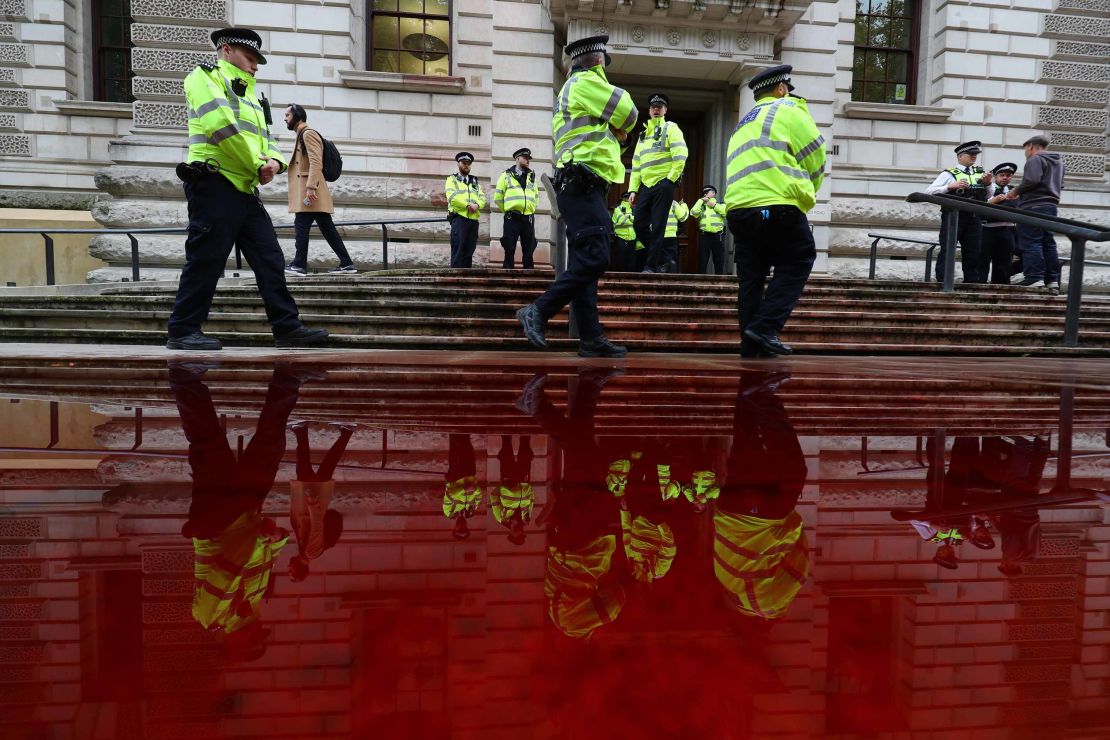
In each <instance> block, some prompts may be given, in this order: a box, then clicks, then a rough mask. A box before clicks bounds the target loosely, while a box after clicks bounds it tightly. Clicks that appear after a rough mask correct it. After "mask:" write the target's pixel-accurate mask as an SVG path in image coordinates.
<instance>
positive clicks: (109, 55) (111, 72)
mask: <svg viewBox="0 0 1110 740" xmlns="http://www.w3.org/2000/svg"><path fill="white" fill-rule="evenodd" d="M130 56H131V55H130V54H129V53H127V52H126V51H107V52H104V76H105V77H111V78H115V79H122V78H125V77H127V73H128V71H129V70H128V69H127V60H128V57H130Z"/></svg>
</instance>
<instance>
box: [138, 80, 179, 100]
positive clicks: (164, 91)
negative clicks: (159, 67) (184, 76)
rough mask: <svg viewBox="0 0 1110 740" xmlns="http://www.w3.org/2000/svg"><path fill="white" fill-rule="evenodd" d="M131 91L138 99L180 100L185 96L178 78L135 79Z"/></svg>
mask: <svg viewBox="0 0 1110 740" xmlns="http://www.w3.org/2000/svg"><path fill="white" fill-rule="evenodd" d="M131 89H132V90H133V91H134V93H135V97H138V98H161V99H165V98H172V99H176V100H180V99H181V96H182V95H184V94H185V91H184V89H183V88H182V87H181V80H180V79H178V78H176V77H135V78H134V79H132V80H131Z"/></svg>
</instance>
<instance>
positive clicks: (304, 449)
mask: <svg viewBox="0 0 1110 740" xmlns="http://www.w3.org/2000/svg"><path fill="white" fill-rule="evenodd" d="M293 436H294V437H295V438H296V440H297V480H304V481H310V480H315V478H314V473H313V471H312V445H311V444H310V443H309V441H308V429H306V428H305V427H301V426H297V427H293Z"/></svg>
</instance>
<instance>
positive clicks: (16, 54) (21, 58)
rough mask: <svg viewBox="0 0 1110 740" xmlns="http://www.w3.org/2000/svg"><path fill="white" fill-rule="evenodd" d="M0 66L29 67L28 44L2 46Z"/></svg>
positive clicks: (0, 49) (0, 46)
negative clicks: (15, 65)
mask: <svg viewBox="0 0 1110 740" xmlns="http://www.w3.org/2000/svg"><path fill="white" fill-rule="evenodd" d="M0 64H19V65H21V66H24V67H26V66H28V65H29V64H30V63H29V62H28V61H27V45H26V44H0Z"/></svg>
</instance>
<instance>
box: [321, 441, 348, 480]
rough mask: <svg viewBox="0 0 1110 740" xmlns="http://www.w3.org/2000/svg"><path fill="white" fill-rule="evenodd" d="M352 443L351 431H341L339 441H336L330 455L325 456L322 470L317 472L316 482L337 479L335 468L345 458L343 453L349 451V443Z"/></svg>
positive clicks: (329, 452)
mask: <svg viewBox="0 0 1110 740" xmlns="http://www.w3.org/2000/svg"><path fill="white" fill-rule="evenodd" d="M350 441H351V430H350V429H340V430H339V439H337V440H335V443H334V444H333V445H332V446H331V449H329V450H328V454H326V455H324V459H323V460H322V461H321V462H320V468H319V469H318V470H317V471H316V480H318V481H328V480H331V479H332V478H333V477H335V468H336V466H338V465H339V461H340V460H341V459H342V458H343V453H344V452H346V451H347V443H348V442H350Z"/></svg>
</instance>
